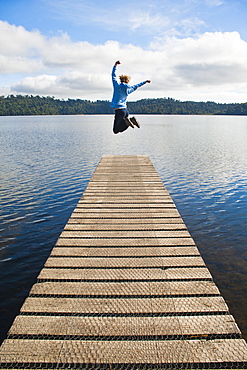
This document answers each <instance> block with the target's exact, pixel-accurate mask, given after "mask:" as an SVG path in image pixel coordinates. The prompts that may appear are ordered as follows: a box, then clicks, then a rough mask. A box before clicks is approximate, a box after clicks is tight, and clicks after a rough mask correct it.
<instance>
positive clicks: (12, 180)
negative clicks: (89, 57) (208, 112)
mask: <svg viewBox="0 0 247 370" xmlns="http://www.w3.org/2000/svg"><path fill="white" fill-rule="evenodd" d="M139 119H140V121H141V124H142V127H141V129H140V130H138V129H134V130H133V129H129V130H128V131H127V132H125V133H123V134H118V135H114V134H113V133H112V116H47V117H0V156H1V183H0V192H1V204H0V207H1V214H0V233H1V244H0V261H1V262H0V267H1V268H0V279H1V288H0V310H1V311H0V316H1V318H2V320H1V321H2V322H3V323H4V325H2V326H1V333H0V340H2V339H3V338H4V337H5V336H6V332H7V330H8V327H9V326H10V324H11V321H12V320H13V318H14V317H15V315H16V314H17V313H18V310H19V308H20V306H21V304H22V302H23V299H24V298H25V297H26V295H27V294H28V292H29V290H30V287H31V285H32V284H33V283H34V282H35V279H36V276H37V274H38V272H39V271H40V269H41V268H42V266H43V263H44V262H45V260H46V259H47V257H48V255H49V253H50V250H51V249H52V247H53V246H54V244H55V242H56V239H57V238H58V236H59V234H60V233H61V230H62V228H63V226H64V225H65V223H66V221H67V219H68V218H69V216H70V214H71V212H72V210H73V208H74V207H75V206H76V204H77V202H78V200H79V198H80V196H81V194H82V192H83V191H84V189H85V187H86V185H87V183H88V181H89V179H90V177H91V175H92V173H93V171H94V170H95V167H96V166H97V164H98V162H99V160H100V158H101V157H102V155H117V154H121V155H124V154H145V155H148V156H149V157H150V159H151V160H152V162H153V164H154V165H155V168H156V169H157V171H158V173H159V175H160V177H161V178H162V180H163V182H164V184H165V186H166V187H167V189H168V191H169V192H170V194H171V195H172V197H173V199H174V201H175V203H176V205H177V207H178V209H179V211H180V213H181V215H182V217H183V219H184V221H185V223H186V225H187V226H188V228H189V231H190V232H191V234H192V236H193V238H194V239H195V241H196V242H197V244H198V246H199V248H200V251H201V253H202V255H203V257H204V259H205V261H206V263H207V265H208V267H209V268H210V270H211V272H212V274H213V277H214V280H215V282H216V283H217V285H218V286H219V288H220V290H221V292H222V294H223V296H224V297H225V299H226V300H227V303H228V305H229V306H230V309H231V312H232V313H233V314H234V316H235V318H236V320H237V322H238V324H239V326H240V328H241V330H242V332H243V333H244V335H245V338H247V310H246V307H247V305H246V303H247V264H246V260H247V251H246V245H247V243H246V242H247V233H246V228H245V225H246V219H247V214H246V203H247V199H246V189H247V188H246V186H247V145H246V143H247V118H246V117H217V116H139Z"/></svg>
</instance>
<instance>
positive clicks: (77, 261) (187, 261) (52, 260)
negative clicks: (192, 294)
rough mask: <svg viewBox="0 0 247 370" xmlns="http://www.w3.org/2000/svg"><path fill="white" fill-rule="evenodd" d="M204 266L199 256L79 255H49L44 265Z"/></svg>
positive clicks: (87, 266)
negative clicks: (137, 256)
mask: <svg viewBox="0 0 247 370" xmlns="http://www.w3.org/2000/svg"><path fill="white" fill-rule="evenodd" d="M194 266H205V263H204V261H203V259H202V258H201V257H190V256H189V257H142V258H128V257H126V258H118V257H111V258H104V257H95V258H87V257H85V258H80V257H64V258H60V257H49V258H48V259H47V261H46V263H45V267H56V268H59V267H67V268H68V267H71V268H73V267H76V268H78V267H79V268H80V267H81V268H82V267H83V268H99V267H101V268H102V267H105V268H126V267H129V268H131V267H132V268H150V267H152V268H153V267H156V268H158V267H159V268H167V267H194Z"/></svg>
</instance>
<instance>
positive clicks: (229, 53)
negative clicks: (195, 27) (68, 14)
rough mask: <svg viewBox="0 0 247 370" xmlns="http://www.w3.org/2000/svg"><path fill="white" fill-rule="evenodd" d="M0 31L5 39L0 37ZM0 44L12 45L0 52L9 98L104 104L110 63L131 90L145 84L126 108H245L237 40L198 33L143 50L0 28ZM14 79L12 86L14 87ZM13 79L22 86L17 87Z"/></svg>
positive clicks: (246, 53)
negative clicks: (206, 103) (165, 100)
mask: <svg viewBox="0 0 247 370" xmlns="http://www.w3.org/2000/svg"><path fill="white" fill-rule="evenodd" d="M2 31H4V33H5V34H4V35H3V34H2ZM0 35H1V37H0V40H2V42H3V40H4V39H5V38H6V39H7V40H9V41H10V40H13V44H14V45H16V44H17V41H16V40H15V38H16V39H17V40H18V42H19V43H20V44H21V45H22V47H21V46H20V45H19V46H18V48H17V49H15V48H14V47H13V45H8V46H5V47H3V48H2V49H1V50H0V71H1V73H2V74H3V73H5V86H4V87H0V91H6V76H7V75H8V74H9V76H10V80H11V84H10V85H9V91H12V93H23V94H39V95H54V96H57V97H60V98H68V97H70V98H76V97H78V98H83V99H110V98H111V94H112V87H111V79H110V72H111V68H112V65H113V63H114V62H115V60H118V59H120V60H121V61H122V62H123V64H122V65H120V66H119V67H118V72H119V74H121V73H127V74H129V75H131V76H132V80H131V83H133V84H135V83H137V82H140V81H142V80H146V79H151V80H152V83H151V84H150V85H146V86H145V87H142V88H141V89H138V90H137V91H136V92H135V93H134V94H133V95H132V96H130V99H131V100H137V99H140V98H144V97H147V98H152V97H154V98H158V97H164V96H170V97H174V98H176V99H181V100H216V101H245V100H246V95H247V79H246V76H247V65H246V60H247V43H246V42H245V41H243V40H242V39H241V37H240V35H239V34H238V33H237V32H227V33H222V32H216V33H204V34H202V35H198V36H197V37H186V38H178V37H176V36H168V35H165V36H164V37H163V38H161V37H159V38H156V39H155V40H154V41H153V42H152V44H151V45H150V47H149V48H148V49H144V48H141V47H138V46H134V45H132V44H125V45H121V44H120V43H118V42H116V41H108V42H106V43H104V44H99V45H93V44H90V43H89V42H85V41H81V42H73V41H72V40H71V39H70V38H69V36H68V35H67V34H61V35H60V36H57V37H52V38H47V37H44V36H43V35H42V34H40V33H39V32H38V31H31V32H29V31H26V30H25V29H24V28H23V27H20V28H19V27H15V26H11V25H9V24H6V22H0ZM14 74H16V80H15V82H13V80H14V77H13V76H14ZM20 74H22V76H23V78H22V79H20ZM231 97H232V99H231Z"/></svg>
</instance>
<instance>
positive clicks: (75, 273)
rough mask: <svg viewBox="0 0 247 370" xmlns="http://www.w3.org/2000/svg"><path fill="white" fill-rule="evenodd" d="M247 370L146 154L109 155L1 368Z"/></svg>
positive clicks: (229, 320) (238, 339) (28, 304)
mask: <svg viewBox="0 0 247 370" xmlns="http://www.w3.org/2000/svg"><path fill="white" fill-rule="evenodd" d="M149 367H150V368H152V369H161V368H170V369H185V368H186V369H190V368H193V369H194V368H207V369H208V368H218V369H222V368H231V369H233V368H247V345H246V342H245V341H244V339H243V338H242V336H241V332H240V330H239V328H238V326H237V324H236V322H235V320H234V318H233V317H232V315H231V314H230V313H229V309H228V307H227V305H226V303H225V301H224V299H223V297H222V296H221V294H220V292H219V290H218V288H217V286H216V285H215V283H214V281H213V279H212V276H211V274H210V272H209V270H208V269H207V267H206V265H205V263H204V261H203V259H202V257H201V255H200V253H199V251H198V248H197V246H196V244H195V242H194V240H193V239H192V237H191V235H190V233H189V231H188V230H187V228H186V226H185V224H184V222H183V220H182V218H181V216H180V214H179V212H178V210H177V208H176V206H175V205H174V202H173V200H172V198H171V197H170V195H169V193H168V191H167V190H166V188H165V186H164V185H163V183H162V181H161V179H160V177H159V176H158V174H157V172H156V170H155V168H154V166H153V164H152V162H151V161H150V159H149V157H148V156H143V155H129V156H103V157H102V158H101V160H100V163H99V165H98V166H97V168H96V170H95V172H94V173H93V175H92V177H91V180H90V182H89V184H88V186H87V188H86V190H85V192H84V193H83V195H82V198H81V199H80V200H79V202H78V204H77V206H76V208H75V209H74V211H73V213H72V214H71V217H70V219H69V220H68V222H67V224H66V226H65V227H64V230H63V231H62V233H61V235H60V237H59V238H58V240H57V243H56V245H55V246H54V248H53V250H52V252H51V254H50V256H49V257H48V259H47V261H46V263H45V265H44V267H43V269H42V270H41V272H40V274H39V276H38V279H37V283H36V284H34V285H33V287H32V289H31V291H30V293H29V296H28V297H27V299H26V300H25V301H24V303H23V306H22V307H21V310H20V314H19V315H18V316H17V317H16V319H15V320H14V322H13V324H12V326H11V328H10V330H9V332H8V335H7V338H6V339H5V340H4V342H3V343H2V345H1V347H0V368H1V369H10V368H11V369H37V368H41V369H42V368H46V369H55V368H97V369H100V368H104V369H144V368H145V369H147V368H149Z"/></svg>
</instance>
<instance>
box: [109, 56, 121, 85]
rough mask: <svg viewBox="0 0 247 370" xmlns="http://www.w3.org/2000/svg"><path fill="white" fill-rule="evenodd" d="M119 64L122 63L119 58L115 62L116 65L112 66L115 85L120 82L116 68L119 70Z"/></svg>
mask: <svg viewBox="0 0 247 370" xmlns="http://www.w3.org/2000/svg"><path fill="white" fill-rule="evenodd" d="M118 64H121V63H120V61H119V60H118V61H116V62H115V64H114V66H113V68H112V74H111V76H112V83H113V85H115V84H118V80H117V75H116V70H117V65H118Z"/></svg>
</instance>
